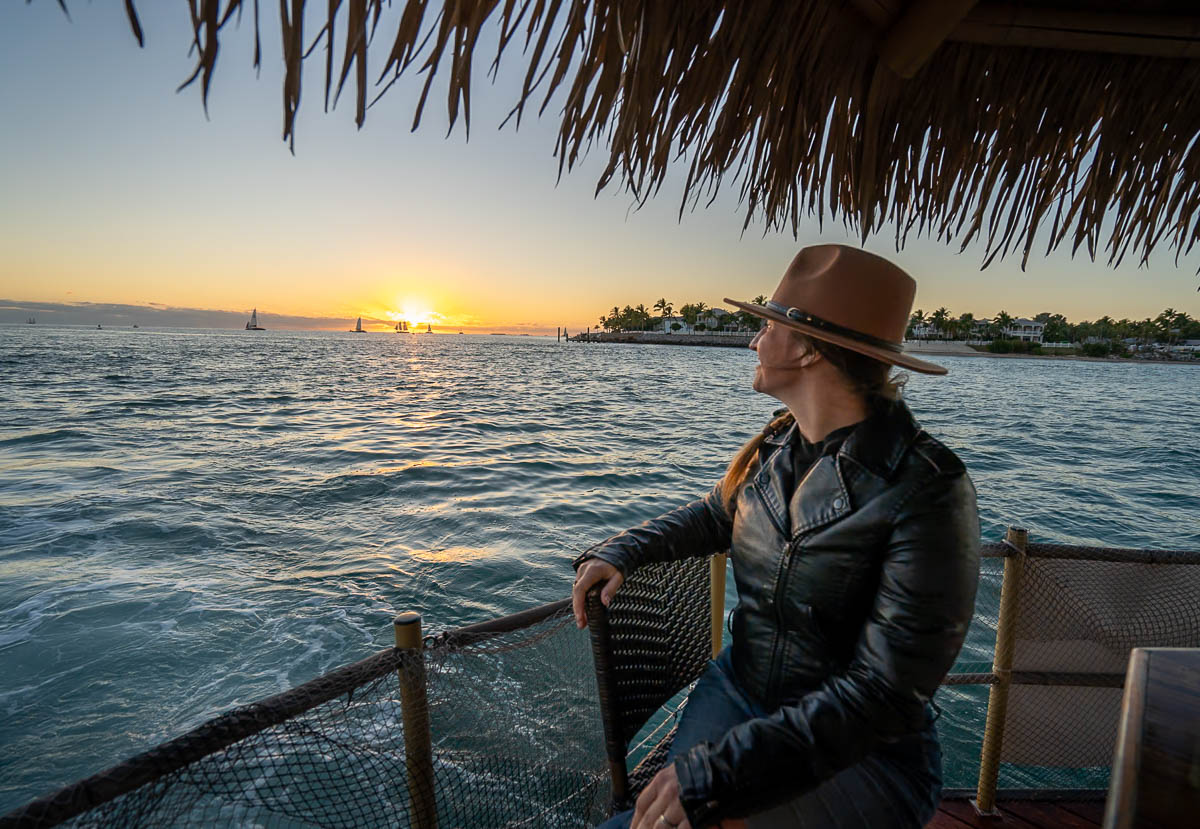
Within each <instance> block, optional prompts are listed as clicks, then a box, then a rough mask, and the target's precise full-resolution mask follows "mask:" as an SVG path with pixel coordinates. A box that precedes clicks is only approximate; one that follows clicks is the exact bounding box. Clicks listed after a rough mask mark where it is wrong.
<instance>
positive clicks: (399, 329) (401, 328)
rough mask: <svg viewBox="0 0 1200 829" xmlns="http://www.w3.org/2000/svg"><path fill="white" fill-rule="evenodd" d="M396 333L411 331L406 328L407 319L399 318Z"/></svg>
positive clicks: (408, 332)
mask: <svg viewBox="0 0 1200 829" xmlns="http://www.w3.org/2000/svg"><path fill="white" fill-rule="evenodd" d="M396 333H397V334H411V333H412V332H411V331H409V330H408V320H400V321H399V322H397V323H396Z"/></svg>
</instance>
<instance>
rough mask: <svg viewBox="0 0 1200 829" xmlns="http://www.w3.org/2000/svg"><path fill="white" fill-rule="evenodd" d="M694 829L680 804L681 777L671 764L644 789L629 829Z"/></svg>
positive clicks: (639, 796)
mask: <svg viewBox="0 0 1200 829" xmlns="http://www.w3.org/2000/svg"><path fill="white" fill-rule="evenodd" d="M672 827H678V829H692V824H690V823H689V822H688V819H687V813H686V812H684V811H683V804H682V803H680V802H679V777H678V776H676V774H675V764H674V763H671V764H669V765H667V766H666V768H664V769H663V770H662V771H660V772H659V773H658V774H656V775H654V779H653V780H651V781H650V785H648V786H646V788H644V789H642V793H641V794H640V795H638V799H637V804H636V806H635V807H634V810H633V822H632V823H631V824H630V825H629V829H672Z"/></svg>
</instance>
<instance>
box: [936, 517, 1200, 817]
mask: <svg viewBox="0 0 1200 829" xmlns="http://www.w3.org/2000/svg"><path fill="white" fill-rule="evenodd" d="M983 554H984V558H983V562H982V566H981V568H980V582H979V591H978V594H977V598H976V600H975V617H974V620H973V622H972V624H971V628H970V630H969V631H968V634H967V642H966V645H965V646H964V648H963V651H962V653H961V654H960V656H959V659H958V661H957V662H956V664H955V666H954V668H953V669H952V671H951V674H950V675H949V676H947V678H946V681H945V683H944V684H943V687H942V689H941V690H940V691H939V692H938V694H937V702H938V704H939V705H940V707H941V709H942V712H943V713H942V716H941V718H940V719H939V721H938V732H939V735H940V737H941V741H942V755H943V765H944V769H943V772H944V778H945V785H946V787H947V788H948V789H951V790H953V789H967V790H971V791H976V789H977V787H979V788H980V791H981V794H985V793H986V792H985V789H986V788H987V787H988V786H989V785H990V787H991V788H992V790H993V791H994V790H995V789H999V790H1000V791H1009V792H1012V791H1013V790H1020V791H1033V792H1042V793H1053V792H1067V791H1071V792H1089V791H1090V792H1093V793H1095V795H1096V796H1099V797H1102V796H1103V794H1104V792H1105V791H1106V790H1107V787H1108V783H1109V771H1110V766H1111V763H1112V757H1113V750H1114V748H1115V745H1116V737H1117V730H1118V723H1119V718H1120V710H1121V698H1122V689H1123V686H1124V681H1125V671H1126V666H1127V664H1128V661H1129V654H1130V651H1131V650H1132V649H1133V648H1137V647H1192V648H1194V647H1200V566H1198V565H1200V551H1177V550H1139V549H1124V548H1115V547H1092V546H1078V545H1065V544H1045V543H1031V542H1029V541H1028V540H1027V536H1026V534H1025V533H1024V531H1022V530H1010V531H1009V533H1008V536H1007V540H1006V541H1005V542H1003V543H1000V544H987V545H984V549H983ZM989 781H990V782H989Z"/></svg>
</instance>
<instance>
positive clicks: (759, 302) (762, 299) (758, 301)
mask: <svg viewBox="0 0 1200 829" xmlns="http://www.w3.org/2000/svg"><path fill="white" fill-rule="evenodd" d="M750 301H751V302H753V303H754V304H755V305H766V304H767V298H766V296H765V295H764V294H759V295H758V296H756V297H755V298H754V299H752V300H750Z"/></svg>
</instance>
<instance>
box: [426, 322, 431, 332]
mask: <svg viewBox="0 0 1200 829" xmlns="http://www.w3.org/2000/svg"><path fill="white" fill-rule="evenodd" d="M425 333H426V334H432V333H433V325H431V324H430V323H428V322H427V323H425Z"/></svg>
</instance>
